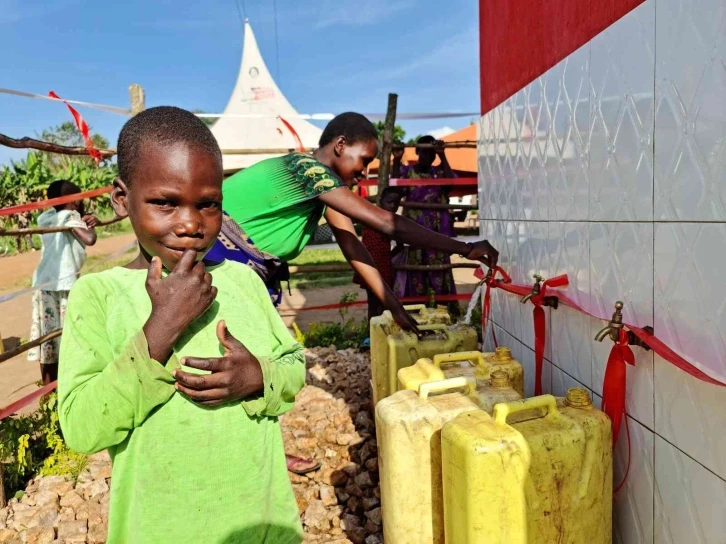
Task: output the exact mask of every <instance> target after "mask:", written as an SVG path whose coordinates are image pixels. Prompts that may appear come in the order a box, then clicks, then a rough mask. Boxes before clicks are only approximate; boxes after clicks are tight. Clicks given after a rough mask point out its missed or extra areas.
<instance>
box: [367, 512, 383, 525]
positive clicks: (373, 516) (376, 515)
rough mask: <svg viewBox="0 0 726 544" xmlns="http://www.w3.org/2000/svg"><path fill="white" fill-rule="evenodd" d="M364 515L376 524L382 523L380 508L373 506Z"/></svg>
mask: <svg viewBox="0 0 726 544" xmlns="http://www.w3.org/2000/svg"><path fill="white" fill-rule="evenodd" d="M366 517H367V518H368V519H369V520H371V521H372V522H373V523H375V524H376V525H380V524H381V523H382V514H381V509H380V508H374V509H373V510H371V511H370V512H366Z"/></svg>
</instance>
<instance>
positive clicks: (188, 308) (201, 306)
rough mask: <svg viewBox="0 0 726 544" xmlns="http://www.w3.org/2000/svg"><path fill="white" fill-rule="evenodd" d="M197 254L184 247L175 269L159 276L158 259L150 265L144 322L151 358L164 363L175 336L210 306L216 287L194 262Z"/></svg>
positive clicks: (207, 274) (202, 267)
mask: <svg viewBox="0 0 726 544" xmlns="http://www.w3.org/2000/svg"><path fill="white" fill-rule="evenodd" d="M196 256H197V253H196V251H194V250H186V251H185V252H184V254H183V255H182V258H181V259H180V260H179V262H178V263H177V264H176V266H175V267H174V270H173V271H172V272H171V274H169V275H168V276H167V277H166V278H164V279H162V277H161V259H160V258H159V257H154V258H152V259H151V263H150V264H149V273H148V275H147V277H146V291H147V293H149V298H150V299H151V316H150V317H149V320H148V321H147V322H146V324H145V325H144V333H145V334H146V341H147V343H148V344H149V354H150V355H151V358H152V359H154V360H156V361H159V362H160V363H163V362H164V361H166V359H167V358H168V357H169V354H170V353H171V350H172V349H173V347H174V344H176V341H177V339H178V338H179V336H181V334H182V333H183V332H184V331H185V330H186V329H187V327H188V326H189V325H191V324H192V322H193V321H194V320H195V319H197V318H198V317H199V316H201V315H202V314H203V313H204V312H206V311H207V309H208V308H209V307H210V306H211V305H212V302H214V299H215V298H216V297H217V288H216V287H214V286H213V285H212V275H211V274H209V273H208V272H205V271H204V263H203V262H201V261H200V262H198V263H195V259H196Z"/></svg>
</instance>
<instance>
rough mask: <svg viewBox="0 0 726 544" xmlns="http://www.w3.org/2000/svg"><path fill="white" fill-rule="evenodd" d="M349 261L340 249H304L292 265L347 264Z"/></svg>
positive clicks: (291, 262)
mask: <svg viewBox="0 0 726 544" xmlns="http://www.w3.org/2000/svg"><path fill="white" fill-rule="evenodd" d="M347 262H348V261H346V260H345V257H343V252H342V251H341V250H340V249H304V250H303V252H302V253H300V255H298V256H297V257H295V258H294V259H293V260H292V261H290V263H289V264H290V265H295V266H301V265H322V264H345V263H347Z"/></svg>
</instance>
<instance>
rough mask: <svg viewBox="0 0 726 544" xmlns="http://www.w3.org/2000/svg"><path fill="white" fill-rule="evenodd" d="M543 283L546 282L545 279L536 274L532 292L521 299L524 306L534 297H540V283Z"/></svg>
mask: <svg viewBox="0 0 726 544" xmlns="http://www.w3.org/2000/svg"><path fill="white" fill-rule="evenodd" d="M543 281H544V278H543V277H542V276H540V275H539V274H535V275H534V285H533V286H532V292H530V293H528V294H526V295H524V296H523V297H522V298H521V299H520V302H521V303H522V304H526V303H527V302H529V301H530V300H531V299H532V297H534V296H537V295H539V291H540V289H541V287H540V282H543Z"/></svg>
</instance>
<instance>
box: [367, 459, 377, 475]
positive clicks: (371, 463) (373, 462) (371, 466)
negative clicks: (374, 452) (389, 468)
mask: <svg viewBox="0 0 726 544" xmlns="http://www.w3.org/2000/svg"><path fill="white" fill-rule="evenodd" d="M366 468H367V469H368V470H369V471H370V472H378V457H371V458H370V459H368V461H366Z"/></svg>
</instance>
